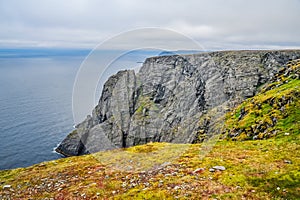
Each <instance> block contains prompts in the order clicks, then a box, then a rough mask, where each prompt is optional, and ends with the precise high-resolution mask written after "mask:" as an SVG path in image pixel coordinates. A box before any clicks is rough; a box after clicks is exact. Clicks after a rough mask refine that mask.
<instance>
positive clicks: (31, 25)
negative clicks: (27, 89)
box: [0, 0, 300, 50]
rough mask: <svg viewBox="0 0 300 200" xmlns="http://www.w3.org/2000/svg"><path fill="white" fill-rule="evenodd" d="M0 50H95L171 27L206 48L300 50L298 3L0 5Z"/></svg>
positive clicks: (3, 0)
mask: <svg viewBox="0 0 300 200" xmlns="http://www.w3.org/2000/svg"><path fill="white" fill-rule="evenodd" d="M0 27H1V28H0V48H16V47H22V48H24V47H25V48H27V47H51V48H52V47H55V48H56V47H59V48H80V49H81V48H94V47H95V46H96V45H97V44H98V43H100V42H102V41H104V40H106V39H108V38H109V37H112V36H114V35H116V34H119V33H121V32H124V31H128V30H131V29H135V28H143V27H160V28H168V29H172V30H175V31H178V32H180V33H183V34H185V35H187V36H189V37H192V38H193V39H195V40H196V41H198V42H199V43H200V44H201V45H203V46H204V47H205V49H211V50H214V49H258V48H261V49H279V48H280V49H284V48H300V0H206V1H204V0H185V1H183V0H106V1H102V0H98V1H97V0H69V1H68V0H65V1H63V0H0Z"/></svg>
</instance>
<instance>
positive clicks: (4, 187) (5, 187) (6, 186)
mask: <svg viewBox="0 0 300 200" xmlns="http://www.w3.org/2000/svg"><path fill="white" fill-rule="evenodd" d="M10 188H11V185H4V186H3V189H4V190H5V189H10Z"/></svg>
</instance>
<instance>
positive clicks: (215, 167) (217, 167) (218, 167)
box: [213, 166, 226, 171]
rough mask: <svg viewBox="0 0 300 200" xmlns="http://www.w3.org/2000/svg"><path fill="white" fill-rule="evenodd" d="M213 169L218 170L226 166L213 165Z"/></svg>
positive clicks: (222, 169)
mask: <svg viewBox="0 0 300 200" xmlns="http://www.w3.org/2000/svg"><path fill="white" fill-rule="evenodd" d="M213 169H214V170H219V171H224V170H226V168H225V167H224V166H214V167H213Z"/></svg>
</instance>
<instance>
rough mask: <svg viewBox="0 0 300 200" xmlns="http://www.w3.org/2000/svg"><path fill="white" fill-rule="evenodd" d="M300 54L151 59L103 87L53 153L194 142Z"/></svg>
mask: <svg viewBox="0 0 300 200" xmlns="http://www.w3.org/2000/svg"><path fill="white" fill-rule="evenodd" d="M299 58H300V50H286V51H226V52H212V53H200V54H193V55H184V56H183V55H172V56H159V57H152V58H148V59H146V61H145V62H144V64H143V66H142V68H141V69H140V71H139V72H138V73H135V72H134V71H132V70H126V71H120V72H118V73H117V74H116V75H113V76H112V77H110V78H109V80H108V81H107V82H106V83H105V85H104V87H103V91H102V95H101V98H100V100H99V103H98V105H97V106H96V107H95V109H94V110H93V112H92V115H91V116H88V117H87V118H86V119H85V120H84V121H83V122H82V123H80V124H78V125H77V126H76V130H74V131H73V132H72V133H71V134H69V135H68V136H67V137H66V138H65V139H64V140H63V141H62V143H61V144H60V145H59V147H58V148H57V149H56V151H57V152H59V153H62V154H64V155H66V156H72V155H81V154H86V153H92V152H97V151H100V150H107V149H113V148H120V147H129V146H134V145H138V144H145V143H148V142H151V141H153V142H172V143H195V142H201V141H202V140H204V139H205V138H207V137H209V136H211V135H213V134H218V133H220V132H221V130H220V129H222V116H223V115H224V114H225V113H226V112H227V111H228V110H229V109H231V108H233V107H235V106H236V105H238V104H239V103H241V102H242V101H243V100H244V99H246V98H249V97H252V96H254V95H255V94H256V93H257V91H258V88H259V87H260V86H262V85H263V84H265V83H266V82H268V80H271V79H272V78H274V76H275V74H276V73H277V72H278V71H279V70H280V69H281V67H282V66H283V65H284V64H286V63H287V62H288V61H290V60H295V59H299Z"/></svg>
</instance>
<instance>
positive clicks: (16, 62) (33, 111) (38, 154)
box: [0, 49, 160, 170]
mask: <svg viewBox="0 0 300 200" xmlns="http://www.w3.org/2000/svg"><path fill="white" fill-rule="evenodd" d="M89 52H90V51H89V50H55V49H54V50H53V49H50V50H49V49H33V50H30V49H2V50H1V49H0V149H1V151H0V170H2V169H11V168H18V167H27V166H31V165H33V164H36V163H40V162H43V161H49V160H55V159H58V158H61V157H62V156H61V155H60V154H57V153H55V151H54V149H55V147H57V145H58V144H59V143H60V142H61V141H62V140H63V139H64V138H65V137H66V135H67V134H68V133H69V132H70V131H72V129H73V126H74V125H75V122H74V120H73V114H72V91H73V84H74V81H75V78H76V74H77V71H78V70H79V68H80V66H81V64H82V62H83V61H84V59H85V58H86V56H87V55H88V54H89ZM159 52H160V51H133V52H129V53H128V54H126V55H122V56H120V58H119V59H116V60H115V61H114V62H113V63H112V64H111V66H110V67H109V68H107V69H106V70H105V72H104V75H103V76H102V78H101V79H100V80H99V83H98V87H97V88H98V89H97V92H96V96H95V104H96V103H97V101H98V99H99V96H100V94H101V90H102V86H103V83H104V82H105V81H106V79H107V78H108V77H109V76H110V75H112V74H114V73H116V72H117V71H119V70H121V69H129V68H132V69H136V70H137V69H138V68H139V67H140V66H141V63H142V62H143V61H144V59H145V58H147V57H149V56H155V55H158V53H159ZM103 53H109V52H103ZM99 67H101V66H99ZM87 81H88V77H87ZM83 103H84V102H83ZM89 113H91V110H90V111H89V110H88V111H85V113H84V115H83V118H82V119H84V117H85V116H86V115H87V114H89Z"/></svg>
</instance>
